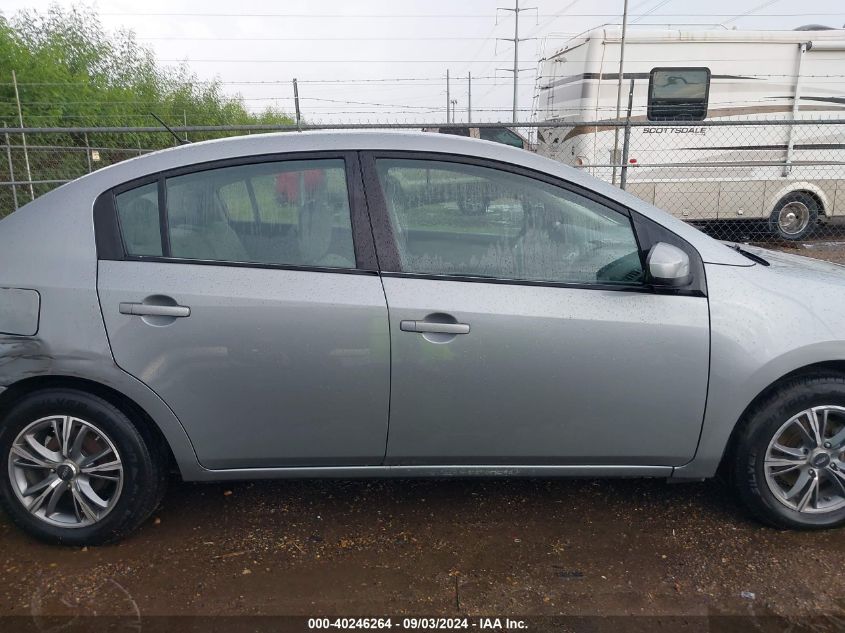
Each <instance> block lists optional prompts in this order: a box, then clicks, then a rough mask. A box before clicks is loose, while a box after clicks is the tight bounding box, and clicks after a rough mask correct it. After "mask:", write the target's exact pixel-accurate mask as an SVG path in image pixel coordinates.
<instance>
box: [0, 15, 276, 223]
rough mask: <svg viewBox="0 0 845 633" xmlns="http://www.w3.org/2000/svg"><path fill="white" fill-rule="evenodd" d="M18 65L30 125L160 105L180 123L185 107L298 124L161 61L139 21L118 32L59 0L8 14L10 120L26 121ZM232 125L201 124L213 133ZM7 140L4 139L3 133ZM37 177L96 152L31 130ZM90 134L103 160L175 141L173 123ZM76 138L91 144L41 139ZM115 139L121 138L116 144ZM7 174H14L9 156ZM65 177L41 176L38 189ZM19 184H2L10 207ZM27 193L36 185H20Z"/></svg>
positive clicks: (105, 117) (188, 111) (5, 107)
mask: <svg viewBox="0 0 845 633" xmlns="http://www.w3.org/2000/svg"><path fill="white" fill-rule="evenodd" d="M13 70H14V71H15V73H16V75H17V81H18V88H19V94H20V101H21V108H22V111H23V119H24V124H25V125H26V126H27V127H71V126H96V127H104V126H110V127H116V126H147V125H157V124H156V122H155V120H154V119H153V118H152V117H151V116H150V113H151V112H154V113H156V114H157V115H158V116H160V117H161V118H162V119H163V120H165V121H167V122H168V123H170V124H171V125H179V124H180V123H181V122H182V121H183V117H184V118H187V120H188V121H189V123H191V124H193V125H245V124H256V123H261V124H290V123H292V122H293V121H292V119H291V117H289V116H288V115H286V114H285V113H283V112H281V111H279V110H276V109H273V108H267V109H265V110H263V111H261V112H258V113H255V112H251V111H249V110H248V109H247V108H246V107H245V106H244V104H243V100H242V99H241V97H240V96H239V95H234V96H230V95H226V94H224V92H223V90H222V87H221V84H220V82H219V81H217V80H212V81H200V80H199V79H198V78H197V76H196V75H195V74H194V73H192V72H191V71H190V69H189V68H188V67H187V66H186V65H185V64H182V65H179V66H175V67H174V66H161V65H159V64H157V63H156V60H155V57H154V56H153V53H152V51H151V50H150V49H148V48H147V47H145V46H143V45H141V44H139V43H138V41H137V39H136V37H135V34H134V33H133V32H132V31H128V30H121V31H118V32H115V33H110V32H108V31H106V30H105V29H104V28H103V25H102V23H101V21H100V19H99V17H98V15H97V14H96V12H95V11H94V10H93V9H90V8H79V7H76V8H71V9H64V8H62V7H60V6H51V7H50V8H49V9H48V10H47V11H46V12H44V13H40V12H37V11H21V12H19V13H16V14H15V15H13V16H11V17H9V18H7V17H4V16H2V15H0V122H2V121H5V122H6V123H7V124H8V125H9V126H16V125H17V122H18V114H17V103H16V99H15V92H14V86H13V85H12V71H13ZM222 135H225V134H192V135H191V137H190V138H191V140H204V139H208V138H213V137H215V136H222ZM0 140H2V139H0ZM21 141H22V139H21V138H20V136H18V137H17V138H14V137H12V138H11V143H10V144H11V145H12V146H13V158H14V160H13V167H14V171H15V176H16V177H17V179H18V180H22V179H23V178H24V177H25V171H24V170H25V165H24V161H23V152H22V150H21V148H20V147H19V146H20V145H21ZM27 142H28V144H29V145H31V146H33V147H32V150H31V152H30V167H31V170H32V176H33V179H34V180H64V179H68V178H73V177H76V176H79V175H81V174H82V173H85V172H86V171H87V170H88V163H89V160H90V158H91V155H90V154H89V153H88V152H87V151H85V147H86V138H85V136H84V135H79V134H51V135H34V134H30V135H28V137H27ZM87 144H88V145H90V146H91V147H100V148H103V149H102V151H100V152H99V158H100V161H99V162H98V163H95V164H94V166H95V167H96V166H98V165H103V164H109V163H111V162H115V161H117V160H123V159H125V158H128V157H130V156H134V155H137V154H138V152H139V151H141V150H146V149H157V148H162V147H168V146H171V145H173V144H174V139H173V138H172V137H171V136H170V135H169V134H168V133H166V132H161V133H155V134H143V135H129V134H125V133H112V134H108V133H96V134H90V135H88V138H87ZM43 146H50V147H73V148H80V149H81V150H82V151H57V150H47V149H39V147H41V148H43ZM106 148H118V149H119V151H111V150H109V149H106ZM0 162H2V163H3V167H2V168H0V174H2V175H3V176H2V177H3V180H7V179H8V177H9V176H10V174H9V169H8V164H7V163H8V161H6V160H5V157H0ZM52 186H55V185H49V184H44V185H39V186H38V187H37V190H36V193H41V192H44V191H45V190H47V189H49V188H51V187H52ZM8 189H9V187H8V186H7V187H0V216H2V215H3V214H4V212H8V210H9V207H10V206H11V195H10V191H6V190H8ZM18 193H19V198H20V199H21V200H22V201H27V200H28V199H29V191H28V188H26V189H24V188H20V187H19V188H18Z"/></svg>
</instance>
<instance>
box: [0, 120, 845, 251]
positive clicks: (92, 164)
mask: <svg viewBox="0 0 845 633" xmlns="http://www.w3.org/2000/svg"><path fill="white" fill-rule="evenodd" d="M473 125H474V126H475V127H504V126H507V127H511V128H515V129H518V130H520V131H523V132H525V131H526V130H531V131H534V130H536V132H535V133H534V134H532V137H534V142H532V144H531V151H535V152H537V153H539V154H541V155H544V156H548V157H550V158H553V159H555V160H558V161H560V162H562V163H565V164H567V165H572V166H574V167H576V168H578V169H581V170H583V171H585V172H586V173H589V174H591V175H593V176H595V177H597V178H600V179H602V180H605V181H607V182H610V183H613V184H615V185H616V186H618V187H621V188H624V189H626V190H627V191H629V192H630V193H632V194H634V195H636V196H639V197H640V198H642V199H644V200H646V201H648V202H651V203H653V204H655V205H656V206H658V207H661V208H663V209H665V210H667V211H669V212H671V213H672V214H674V215H676V216H677V217H679V218H682V219H684V220H686V221H689V222H691V223H694V224H695V225H697V226H699V227H700V228H702V229H703V230H705V231H707V232H709V233H711V234H712V235H714V237H717V238H719V239H726V240H733V241H743V242H747V241H750V242H762V243H766V244H768V245H772V244H776V245H779V246H785V247H793V248H801V249H830V250H832V251H835V253H834V255H836V256H835V257H833V259H837V258H839V260H840V261H843V262H845V223H843V224H840V222H839V218H840V216H842V217H845V119H839V120H813V121H810V120H797V121H789V120H767V121H720V122H711V121H703V122H694V123H685V122H671V123H652V122H648V121H643V120H637V118H636V117H634V118H632V119H630V120H627V121H621V122H619V121H588V122H576V123H572V122H565V123H563V122H562V123H559V124H554V125H550V124H549V123H548V122H546V123H539V124H538V123H535V122H523V123H517V124H503V123H499V124H492V123H485V124H480V123H477V124H473ZM426 127H434V128H438V129H440V131H444V130H446V129H447V128H448V127H455V128H456V130H457V128H466V124H463V125H461V124H452V125H451V126H447V125H443V124H438V123H435V124H382V125H372V124H362V125H354V124H352V125H340V124H338V125H302V126H300V127H299V128H297V127H295V126H292V127H279V126H240V127H235V126H191V127H178V128H174V132H175V133H176V134H177V135H178V136H179V137H180V138H186V139H189V140H192V141H194V140H202V139H207V138H217V137H224V136H234V135H239V134H252V133H262V132H268V131H279V130H289V131H295V130H296V129H349V128H368V129H373V128H375V129H391V128H393V129H396V128H404V129H422V128H426ZM453 132H454V131H453ZM0 141H2V143H3V147H2V155H0V217H1V216H3V215H5V214H7V213H10V212H11V211H13V210H14V209H16V208H19V207H20V206H22V205H23V204H25V203H27V202H29V201H30V200H31V199H33V198H35V197H37V196H39V195H41V194H43V193H45V192H47V191H49V190H50V189H52V188H54V187H56V186H58V185H60V184H62V183H64V182H68V181H70V180H73V179H74V178H77V177H79V176H82V175H84V174H86V173H89V172H91V171H94V170H96V169H100V168H102V167H105V166H108V165H112V164H114V163H117V162H120V161H123V160H126V159H129V158H133V157H135V156H139V155H142V154H144V153H147V152H150V151H154V150H156V149H161V148H163V147H167V146H171V145H174V144H177V141H176V139H175V138H174V137H173V136H172V135H171V134H170V133H169V132H166V131H164V130H162V129H161V128H158V127H136V128H108V127H97V128H93V127H92V128H29V129H26V130H23V129H22V128H11V127H10V128H4V129H2V131H0ZM840 242H841V244H840Z"/></svg>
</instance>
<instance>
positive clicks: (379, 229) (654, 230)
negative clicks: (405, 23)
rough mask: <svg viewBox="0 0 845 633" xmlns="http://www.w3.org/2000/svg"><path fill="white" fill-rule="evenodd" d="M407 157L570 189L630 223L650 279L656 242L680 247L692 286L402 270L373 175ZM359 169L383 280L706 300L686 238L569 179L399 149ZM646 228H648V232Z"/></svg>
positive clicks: (378, 154) (364, 156)
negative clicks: (385, 163)
mask: <svg viewBox="0 0 845 633" xmlns="http://www.w3.org/2000/svg"><path fill="white" fill-rule="evenodd" d="M390 158H394V159H406V160H433V161H438V162H451V163H458V164H464V165H472V166H477V167H488V168H491V169H496V170H499V171H505V172H508V173H511V174H516V175H519V176H524V177H527V178H532V179H534V180H539V181H541V182H545V183H547V184H550V185H552V186H556V187H560V188H561V189H565V190H566V191H570V192H572V193H574V194H576V195H579V196H582V197H584V198H587V199H588V200H591V201H593V202H596V203H597V204H601V205H602V206H605V207H607V208H609V209H611V210H613V211H616V212H617V213H620V214H621V215H623V216H625V217H627V218H628V219H629V220H630V221H631V230H632V231H633V233H634V238H635V239H636V241H637V246H638V249H639V255H640V262H641V265H642V268H643V271H644V273H645V274H646V275H648V270H647V266H646V258H647V256H648V252H649V251H650V250H651V248H652V247H653V246H654V245H655V244H656V243H658V242H660V241H667V242H669V243H671V244H673V245H675V246H678V247H679V248H682V249H683V250H684V251H685V252H686V253H687V255H689V257H690V265H691V269H692V271H693V283H692V284H691V285H689V286H687V287H682V288H666V287H661V286H655V285H654V284H651V283H649V282H648V280H646V281H645V282H639V283H612V284H611V283H607V284H605V283H584V282H562V281H543V280H526V279H510V278H506V277H501V278H500V277H479V276H473V275H452V274H436V273H414V272H406V271H403V270H402V269H401V268H402V267H401V263H400V258H399V251H398V249H397V247H396V242H395V239H394V236H393V227H392V224H391V222H390V217H389V213H388V210H387V204H386V202H385V199H384V193H383V191H382V188H381V183H380V181H379V178H378V173H377V171H376V160H377V159H390ZM361 167H362V169H363V177H364V190H365V193H366V196H367V203H368V208H369V211H370V221H371V223H372V228H373V237H374V240H375V248H376V253H377V256H378V260H379V263H380V270H381V275H382V276H384V277H397V278H408V279H431V280H439V281H458V282H474V283H489V284H508V285H515V286H540V287H550V288H570V289H586V290H611V291H615V292H637V293H648V294H661V295H675V296H696V297H706V296H707V285H706V279H705V277H704V265H703V262H702V259H701V255H700V254H699V253H698V251H697V250H696V249H695V248H694V247H693V246H692V245H691V244H690V243H689V242H687V241H686V240H684V239H683V238H682V237H680V236H679V235H677V234H675V233H673V232H672V231H670V230H669V229H667V228H666V227H664V226H663V225H661V224H659V223H657V222H654V221H653V220H650V219H649V218H646V217H645V216H642V215H641V214H639V213H637V212H636V211H634V210H632V209H630V208H629V207H627V206H625V205H623V204H621V203H620V202H618V201H616V200H613V199H612V198H607V197H605V196H603V195H601V194H600V193H597V192H596V191H593V190H592V189H588V188H585V187H581V186H579V185H577V184H575V183H573V182H571V181H568V180H565V179H562V178H558V177H556V176H553V175H552V174H548V173H546V172H541V171H536V170H534V169H531V168H528V167H523V166H521V165H514V164H512V163H506V162H501V161H497V160H493V159H487V158H480V157H477V156H467V155H461V154H452V153H440V152H420V151H411V150H409V151H402V150H369V151H362V152H361ZM646 229H648V230H646Z"/></svg>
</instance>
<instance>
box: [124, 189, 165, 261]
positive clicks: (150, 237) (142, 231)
mask: <svg viewBox="0 0 845 633" xmlns="http://www.w3.org/2000/svg"><path fill="white" fill-rule="evenodd" d="M115 205H116V206H117V215H118V219H119V223H120V232H121V236H122V237H123V246H124V248H125V249H126V253H127V254H128V255H133V256H147V257H156V256H159V257H160V256H161V224H160V223H159V214H158V185H157V184H156V183H154V182H153V183H150V184H148V185H144V186H142V187H137V188H135V189H130V190H129V191H124V192H123V193H119V194H117V195H116V196H115Z"/></svg>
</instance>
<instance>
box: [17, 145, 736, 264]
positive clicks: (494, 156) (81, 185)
mask: <svg viewBox="0 0 845 633" xmlns="http://www.w3.org/2000/svg"><path fill="white" fill-rule="evenodd" d="M359 150H381V151H390V150H397V151H404V152H434V153H444V154H450V155H458V156H469V157H475V158H484V159H490V160H495V161H500V162H503V163H509V164H512V165H517V166H521V167H525V168H527V169H532V170H535V171H540V172H543V173H546V174H550V175H552V176H556V177H558V178H561V179H563V180H566V181H569V182H571V183H573V184H576V185H579V186H582V187H584V188H586V189H590V190H592V191H594V192H596V193H598V194H600V195H603V196H605V197H608V198H611V199H613V200H616V201H617V202H618V203H620V204H622V205H624V206H627V207H629V208H632V209H635V210H636V211H638V212H640V213H642V214H643V215H645V216H646V217H649V218H651V219H653V220H655V221H656V222H659V223H660V224H662V225H664V226H665V227H667V228H668V229H670V230H672V231H673V232H675V233H676V234H678V235H680V236H681V237H683V238H684V239H686V240H687V241H688V242H690V243H691V244H692V245H693V246H695V247H696V249H698V251H699V253H700V254H701V256H702V258H703V259H704V261H705V262H712V263H728V264H734V265H748V260H747V259H745V258H743V257H741V256H740V255H738V254H736V253H735V252H734V251H733V250H732V249H729V248H727V247H726V246H724V245H723V244H720V243H719V242H717V241H716V240H713V239H711V238H709V237H707V236H706V235H704V234H703V233H701V232H700V231H698V230H697V229H695V228H693V227H691V226H690V225H688V224H687V223H685V222H682V221H681V220H678V219H677V218H675V217H673V216H672V215H670V214H668V213H665V212H664V211H661V210H659V209H657V208H656V207H654V206H652V205H650V204H648V203H647V202H645V201H643V200H641V199H640V198H637V197H635V196H632V195H630V194H628V193H626V192H624V191H621V190H620V189H618V188H617V187H614V186H612V185H610V184H609V183H606V182H604V181H601V180H598V179H597V178H593V177H592V176H590V175H588V174H585V173H583V172H582V171H579V170H577V169H575V168H573V167H569V166H567V165H564V164H562V163H560V162H558V161H555V160H552V159H549V158H545V157H543V156H539V155H537V154H535V153H533V152H530V151H527V150H524V149H520V148H516V147H509V146H507V145H503V144H501V143H495V142H493V141H485V140H481V139H474V138H466V137H460V136H453V135H447V134H436V133H431V132H409V131H372V130H366V131H358V130H355V131H352V130H344V131H323V130H320V131H308V132H279V133H270V134H253V135H247V136H237V137H229V138H223V139H216V140H211V141H203V142H199V143H191V144H188V145H180V146H177V147H172V148H168V149H165V150H160V151H156V152H152V153H149V154H145V155H143V156H138V157H136V158H131V159H129V160H126V161H123V162H120V163H117V164H115V165H111V166H109V167H104V168H102V169H99V170H97V171H95V172H92V173H91V174H87V175H85V176H83V177H81V178H78V179H77V180H74V181H72V182H70V183H68V184H66V185H63V186H61V187H59V188H57V189H54V190H53V191H51V192H50V193H48V194H45V195H44V196H42V197H40V198H38V199H37V200H35V201H34V202H32V203H30V204H28V205H26V206H25V207H22V208H21V210H20V211H18V212H16V213H15V214H12V215H19V214H20V212H21V211H24V212H25V210H26V209H27V208H28V207H32V206H43V205H48V206H49V205H51V204H52V203H53V201H54V200H59V199H61V201H62V206H63V207H66V206H67V202H68V201H69V200H70V199H78V200H80V201H82V200H85V201H86V202H87V203H88V204H89V205H90V204H93V201H94V200H95V199H96V198H97V196H99V195H100V194H101V193H103V192H105V191H107V190H109V189H111V188H113V187H117V186H119V185H122V184H124V183H126V182H129V181H132V180H135V179H138V178H143V177H145V176H149V175H151V174H155V173H158V172H162V171H167V170H171V169H177V168H180V167H186V166H191V165H200V164H202V163H207V162H214V161H221V160H227V159H238V158H246V157H250V156H261V155H271V154H295V153H310V152H325V151H359ZM88 210H89V212H90V206H89V207H88ZM80 219H81V218H80Z"/></svg>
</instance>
